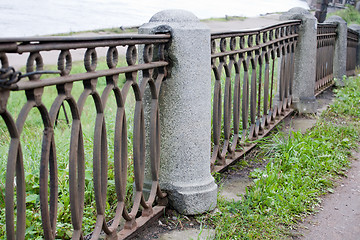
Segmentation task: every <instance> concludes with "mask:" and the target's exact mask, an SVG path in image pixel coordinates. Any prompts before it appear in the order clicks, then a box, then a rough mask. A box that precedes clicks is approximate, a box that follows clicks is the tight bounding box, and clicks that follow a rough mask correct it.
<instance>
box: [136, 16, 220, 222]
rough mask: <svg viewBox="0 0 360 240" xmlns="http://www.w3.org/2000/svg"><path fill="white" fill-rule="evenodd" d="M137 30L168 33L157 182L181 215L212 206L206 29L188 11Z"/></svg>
mask: <svg viewBox="0 0 360 240" xmlns="http://www.w3.org/2000/svg"><path fill="white" fill-rule="evenodd" d="M139 33H142V34H157V33H170V34H171V37H172V39H171V44H170V46H169V49H168V58H169V59H170V64H171V68H170V69H169V75H168V77H167V78H166V80H165V81H164V82H163V83H162V85H161V92H160V97H159V109H160V119H161V120H160V122H161V151H160V152H161V153H160V158H161V160H160V176H159V178H160V186H161V189H162V190H165V191H166V192H167V193H168V199H169V202H170V204H171V205H172V206H173V207H174V208H175V209H176V210H177V211H179V212H180V213H183V214H188V215H193V214H200V213H203V212H206V211H209V210H212V209H214V208H215V207H216V201H217V185H216V184H215V182H214V178H213V177H212V176H211V172H210V152H211V149H210V143H211V85H210V84H211V81H210V79H211V67H210V63H211V59H210V57H211V55H210V29H209V28H208V27H207V26H206V25H204V24H203V23H201V22H200V21H199V19H198V18H197V17H196V16H195V15H193V14H192V13H190V12H187V11H183V10H165V11H162V12H159V13H157V14H155V15H154V16H153V17H152V18H151V19H150V22H149V23H147V24H144V25H143V26H141V27H140V29H139Z"/></svg>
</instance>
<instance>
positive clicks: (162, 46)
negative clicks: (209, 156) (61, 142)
mask: <svg viewBox="0 0 360 240" xmlns="http://www.w3.org/2000/svg"><path fill="white" fill-rule="evenodd" d="M169 40H170V36H169V35H161V34H160V35H116V36H102V37H91V38H89V37H39V38H13V39H1V40H0V61H1V72H0V79H1V80H0V115H1V117H2V119H3V120H4V122H5V124H6V127H7V130H8V132H9V134H10V137H11V142H10V146H9V154H8V161H7V168H6V187H5V191H6V194H5V202H6V206H5V208H6V236H7V239H24V237H25V218H26V214H25V210H26V204H25V203H26V193H25V178H24V172H26V169H24V164H23V153H22V147H21V142H20V137H21V135H22V130H23V127H24V123H25V121H26V120H27V118H28V114H29V112H30V110H32V109H33V108H37V109H38V110H39V112H40V115H41V119H42V123H43V137H42V139H43V140H42V149H41V154H40V159H39V169H40V173H39V174H40V176H39V185H40V187H39V195H40V208H41V209H40V210H41V219H42V226H43V234H44V238H45V239H55V238H56V231H57V229H56V228H57V227H56V226H57V224H56V221H57V204H58V169H57V166H58V163H57V153H56V143H55V140H54V130H53V129H54V126H55V124H56V119H57V117H58V114H59V111H60V108H61V107H62V106H63V104H64V103H65V102H66V103H67V104H68V106H69V107H68V108H69V109H70V112H71V117H70V119H71V121H70V122H71V139H70V150H69V156H68V162H69V194H70V208H71V220H72V225H73V233H72V238H73V239H82V238H83V237H84V233H83V230H82V221H83V210H84V191H85V168H86V166H85V155H86V154H85V150H84V136H83V131H82V123H81V119H82V115H83V109H84V105H85V102H86V101H87V100H91V99H92V102H93V104H94V106H95V109H96V119H95V125H94V127H93V128H94V139H93V159H92V164H93V183H94V194H95V196H94V198H95V202H96V214H97V217H96V224H95V226H94V227H93V232H92V234H91V239H98V238H99V236H100V234H101V232H104V233H105V234H106V235H107V236H109V237H112V238H123V237H125V236H127V235H129V234H130V233H131V232H132V231H133V230H134V229H136V228H137V225H139V222H141V223H140V225H141V224H142V222H144V221H146V220H147V219H149V218H150V217H151V216H153V215H154V214H156V213H158V212H160V211H161V210H162V209H163V207H156V206H155V207H154V205H155V204H156V203H157V202H158V199H160V200H161V199H165V198H166V194H164V193H163V192H162V191H161V190H160V187H159V182H158V176H159V173H158V171H159V161H160V154H159V149H160V127H159V124H160V123H159V121H160V119H159V108H158V98H159V93H160V88H161V83H162V81H163V80H164V79H165V77H166V72H167V71H166V70H167V66H168V62H167V61H166V59H165V51H166V47H167V44H168V42H169ZM100 47H107V48H108V51H107V53H106V56H104V59H105V61H106V63H107V69H102V70H100V69H99V68H98V63H99V57H98V51H97V48H100ZM119 47H125V48H126V64H127V66H119V64H118V61H119V52H118V48H119ZM139 48H143V49H144V51H143V55H142V56H141V59H142V60H138V57H137V53H138V49H139ZM74 49H85V50H86V51H85V54H84V67H85V69H86V71H85V72H82V73H72V72H71V70H72V65H73V61H72V51H73V50H74ZM53 50H60V53H59V57H58V63H57V69H58V71H45V70H44V68H45V67H44V64H45V62H44V60H43V57H42V53H43V52H44V51H53ZM27 52H28V53H29V57H28V60H27V63H26V72H27V74H21V73H20V72H17V71H15V69H14V68H11V67H10V66H11V62H9V60H8V58H7V54H9V53H19V54H21V53H27ZM49 73H51V74H58V76H54V77H49V78H42V75H43V74H49ZM120 75H125V82H124V83H123V86H122V87H120V84H119V76H120ZM140 75H141V81H140V80H139V79H140V77H139V76H140ZM46 76H49V75H46ZM50 76H51V75H50ZM100 77H105V79H104V80H106V83H102V84H105V85H106V86H105V88H104V90H103V91H102V93H100V92H99V90H98V87H97V83H98V82H99V81H100V80H99V78H100ZM75 82H82V83H83V88H84V89H83V91H82V93H81V95H80V97H79V99H78V100H76V99H75V97H74V96H73V93H72V90H73V85H74V83H75ZM121 84H122V83H121ZM49 86H56V89H57V96H56V98H55V100H54V101H53V103H52V105H51V108H50V109H49V110H48V109H47V108H46V107H45V105H44V103H43V92H44V89H45V88H46V87H49ZM147 88H149V89H150V96H151V99H148V100H149V101H150V104H151V110H150V114H151V121H150V123H149V126H150V127H149V131H150V134H149V136H150V140H149V145H150V146H149V149H150V152H149V154H150V157H149V158H150V162H151V163H150V164H151V170H152V172H151V174H152V187H151V189H150V193H149V197H148V198H147V199H145V196H144V194H143V183H144V168H145V154H146V153H145V151H146V150H145V145H146V144H145V120H144V106H143V105H144V93H145V89H147ZM12 91H22V92H23V93H24V94H26V98H27V101H26V103H25V105H24V106H23V107H22V110H21V111H20V113H19V115H18V116H17V118H14V117H13V116H12V115H11V113H10V112H9V111H8V109H7V102H8V99H9V95H10V92H12ZM130 92H133V95H134V96H135V110H134V126H133V166H134V188H135V190H134V193H135V194H134V195H135V197H134V200H133V204H132V206H131V210H129V209H127V207H126V205H127V204H126V182H127V166H128V164H129V163H128V162H129V156H128V138H127V135H128V128H127V122H128V121H127V116H126V111H125V103H126V101H127V99H128V98H129V97H128V95H129V93H130ZM110 94H113V96H114V98H115V100H116V117H115V119H111V121H114V122H115V129H114V142H113V146H114V149H109V147H108V146H109V143H108V142H107V141H108V138H107V135H108V124H107V121H109V119H108V118H105V116H104V111H105V108H106V106H107V103H108V101H109V96H110ZM64 109H65V108H64ZM110 152H112V153H113V154H112V155H113V158H112V159H109V153H110ZM109 160H111V161H113V164H114V168H113V171H114V184H115V189H116V198H117V204H116V206H115V212H116V213H115V217H114V218H113V219H112V221H111V224H108V222H106V217H105V208H106V206H107V205H106V201H107V200H106V198H107V187H108V185H109V183H108V176H107V175H108V161H109ZM15 179H16V180H15ZM14 180H15V181H16V191H15V189H14ZM48 189H49V190H48ZM15 192H16V201H15V202H16V208H15V206H14V193H15ZM14 209H16V214H15V213H14ZM139 212H142V216H141V217H139V216H138V213H139ZM15 215H16V218H17V220H16V230H15V221H14V216H15ZM122 218H123V219H125V221H126V223H125V226H123V230H121V231H120V232H119V233H118V231H119V229H118V227H119V223H120V220H121V219H122Z"/></svg>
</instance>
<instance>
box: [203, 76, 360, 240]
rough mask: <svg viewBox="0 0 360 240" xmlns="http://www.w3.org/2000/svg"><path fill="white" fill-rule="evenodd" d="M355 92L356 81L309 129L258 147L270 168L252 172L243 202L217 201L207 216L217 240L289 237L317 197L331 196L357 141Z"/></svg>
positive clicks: (358, 99) (359, 102)
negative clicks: (251, 183)
mask: <svg viewBox="0 0 360 240" xmlns="http://www.w3.org/2000/svg"><path fill="white" fill-rule="evenodd" d="M359 91H360V78H359V77H357V78H350V79H349V80H347V81H346V87H345V88H340V89H337V90H336V95H337V99H336V101H335V103H334V104H333V105H332V106H331V107H330V108H329V109H328V110H327V111H325V112H324V113H323V114H322V116H321V117H320V118H319V120H318V123H317V124H316V125H315V127H314V128H313V129H312V130H310V131H308V132H307V133H305V134H304V135H302V134H301V133H299V132H297V133H294V134H293V136H292V137H290V136H287V135H284V134H281V133H278V134H276V135H275V136H274V137H272V138H271V139H269V140H266V141H265V142H264V143H262V144H260V147H261V148H262V150H263V151H264V152H265V153H267V158H268V160H269V163H268V164H267V166H266V168H265V169H264V170H260V169H255V170H254V171H253V172H252V173H251V177H253V178H254V184H253V186H251V187H249V188H248V189H247V191H246V194H245V195H244V197H243V200H241V201H238V202H234V201H233V202H229V201H226V200H225V199H223V198H221V197H219V199H218V209H219V211H217V213H214V214H210V215H209V216H208V219H207V221H208V223H209V224H212V225H213V226H215V228H216V239H285V238H289V237H290V236H291V232H292V230H293V229H294V228H296V224H297V223H298V221H300V220H301V219H302V218H303V217H304V216H306V215H308V214H310V213H312V212H314V210H315V208H316V206H318V205H319V203H320V202H321V198H320V196H321V195H323V194H326V193H328V192H333V186H334V179H336V178H338V177H339V176H345V175H346V171H347V169H348V168H349V166H350V160H349V159H350V158H351V150H352V149H357V147H358V141H359V136H360V124H359V121H358V116H359V112H358V111H359V107H360V95H359ZM339 120H340V121H341V122H339ZM217 177H219V176H217Z"/></svg>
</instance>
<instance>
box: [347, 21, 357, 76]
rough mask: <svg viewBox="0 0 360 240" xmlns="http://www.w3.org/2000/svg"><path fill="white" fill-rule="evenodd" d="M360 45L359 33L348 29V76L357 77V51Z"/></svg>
mask: <svg viewBox="0 0 360 240" xmlns="http://www.w3.org/2000/svg"><path fill="white" fill-rule="evenodd" d="M358 43H359V34H358V32H356V31H354V30H352V29H350V28H348V31H347V51H346V75H347V76H353V75H355V68H356V51H357V48H358Z"/></svg>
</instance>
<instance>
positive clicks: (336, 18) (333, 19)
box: [325, 15, 347, 24]
mask: <svg viewBox="0 0 360 240" xmlns="http://www.w3.org/2000/svg"><path fill="white" fill-rule="evenodd" d="M325 23H343V24H347V23H346V21H345V20H344V19H342V18H341V17H340V16H336V15H333V16H331V17H329V18H328V19H326V20H325Z"/></svg>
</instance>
